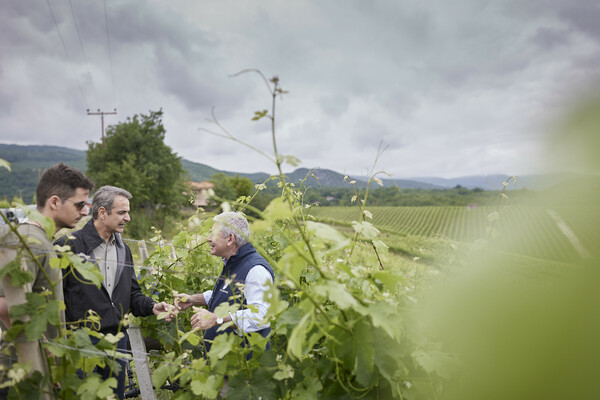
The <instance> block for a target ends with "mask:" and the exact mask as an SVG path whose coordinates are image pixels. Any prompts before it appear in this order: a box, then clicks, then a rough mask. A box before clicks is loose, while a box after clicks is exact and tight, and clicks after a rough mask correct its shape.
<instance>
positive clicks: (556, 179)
mask: <svg viewBox="0 0 600 400" xmlns="http://www.w3.org/2000/svg"><path fill="white" fill-rule="evenodd" d="M581 176H582V175H581V174H575V173H554V174H538V175H524V176H517V177H516V184H514V181H513V180H512V179H511V180H510V181H509V185H508V186H507V189H508V190H519V189H523V188H527V189H530V190H544V189H548V188H550V187H552V186H554V185H557V184H559V183H562V182H566V181H570V180H573V179H578V178H580V177H581ZM509 178H510V176H509V175H502V174H494V175H485V176H483V175H472V176H461V177H458V178H436V177H417V178H410V179H411V180H415V181H419V182H426V183H431V184H433V185H436V186H438V187H442V188H446V189H448V188H453V187H456V186H457V185H460V186H462V187H465V188H467V189H475V188H480V189H483V190H501V189H502V182H504V181H506V180H507V179H509Z"/></svg>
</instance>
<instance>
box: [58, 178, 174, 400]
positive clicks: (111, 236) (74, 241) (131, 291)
mask: <svg viewBox="0 0 600 400" xmlns="http://www.w3.org/2000/svg"><path fill="white" fill-rule="evenodd" d="M130 198H131V194H130V193H129V192H128V191H126V190H124V189H120V188H117V187H115V186H103V187H101V188H100V189H98V191H97V192H96V194H95V195H94V199H93V201H92V211H91V212H92V219H91V220H89V221H88V223H87V224H86V225H85V226H84V227H83V228H82V229H81V230H79V231H76V232H73V233H72V234H71V235H69V236H68V237H67V236H65V237H62V238H60V239H59V240H57V241H56V244H60V245H65V244H67V245H69V246H71V250H72V251H73V253H75V254H84V255H85V256H86V257H87V258H89V260H90V261H91V262H93V263H95V264H96V265H97V266H98V267H99V268H100V271H101V272H102V275H103V281H102V286H101V287H100V288H97V287H96V286H95V285H93V284H91V283H90V282H87V283H86V280H85V279H84V278H83V277H82V276H81V275H79V274H77V273H76V272H75V271H72V272H71V273H70V274H67V275H66V277H65V280H64V282H63V288H64V297H65V306H66V319H67V322H74V321H80V320H82V319H84V318H85V315H86V312H87V310H93V311H95V312H97V313H98V314H99V316H100V332H102V333H104V334H107V333H112V334H115V333H117V332H118V331H119V330H120V331H123V328H122V327H120V322H121V319H122V318H123V315H124V314H127V313H128V312H130V311H131V312H132V313H133V315H135V316H136V317H140V316H142V317H143V316H148V315H152V314H154V315H159V314H160V313H162V312H166V311H169V310H170V307H171V306H170V305H168V304H166V303H164V302H161V303H156V302H155V301H154V300H152V299H151V298H150V297H147V296H145V295H144V294H143V293H142V291H141V289H140V285H139V284H138V281H137V279H136V276H135V270H134V268H133V257H132V255H131V250H130V249H129V246H127V245H126V244H125V243H123V240H122V238H121V233H122V232H123V228H124V227H125V224H127V222H129V221H130V218H129V199H130ZM117 347H118V349H119V350H121V351H123V350H126V349H127V336H126V337H125V338H123V339H121V340H120V341H119V343H118V346H117ZM119 361H120V362H121V366H122V368H121V371H120V372H119V374H118V375H116V377H117V382H118V386H117V389H116V390H115V394H117V396H119V398H121V399H122V398H123V397H124V392H125V361H122V360H119ZM98 372H100V373H101V375H102V376H103V378H104V379H107V378H109V377H110V369H109V368H108V367H106V368H103V369H99V371H98Z"/></svg>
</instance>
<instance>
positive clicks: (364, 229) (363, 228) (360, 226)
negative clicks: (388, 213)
mask: <svg viewBox="0 0 600 400" xmlns="http://www.w3.org/2000/svg"><path fill="white" fill-rule="evenodd" d="M352 228H353V229H354V231H355V232H356V233H358V234H360V235H363V236H364V237H366V238H367V239H375V237H376V236H377V235H379V229H377V228H375V226H373V224H372V223H370V222H367V221H361V222H358V221H352Z"/></svg>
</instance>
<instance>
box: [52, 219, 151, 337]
mask: <svg viewBox="0 0 600 400" xmlns="http://www.w3.org/2000/svg"><path fill="white" fill-rule="evenodd" d="M70 236H74V237H75V239H68V238H67V236H63V237H61V238H60V239H58V240H57V241H56V242H55V244H60V245H61V246H63V245H65V244H68V245H69V246H71V250H72V251H73V253H75V254H81V253H83V254H85V255H86V256H88V257H89V258H90V261H91V262H95V256H94V249H95V248H96V247H98V246H99V245H100V244H101V243H102V241H104V239H102V238H101V237H100V235H99V234H98V231H97V230H96V227H95V226H94V222H93V220H91V219H90V220H89V221H88V223H87V224H85V226H84V227H83V228H82V229H81V230H79V231H76V232H73V233H71V235H70ZM114 236H115V244H116V247H117V263H118V266H117V273H116V277H115V288H114V290H113V293H112V300H111V298H110V296H109V295H108V292H107V291H106V289H105V287H104V285H102V286H101V287H100V289H98V288H97V287H96V286H95V285H94V284H92V283H85V282H86V280H85V279H84V278H83V277H82V276H81V275H79V274H77V273H76V272H75V271H73V273H69V274H66V277H65V280H64V281H63V291H64V295H65V305H66V308H67V309H66V319H67V321H68V322H71V321H77V320H81V319H83V318H84V317H85V314H86V311H87V310H90V309H91V310H94V311H95V312H97V313H98V314H99V315H100V318H101V321H100V324H101V326H100V332H103V333H116V332H117V330H118V327H119V322H120V321H121V318H122V317H123V315H124V314H127V313H128V312H130V311H131V312H132V313H133V315H135V316H136V317H143V316H147V315H152V307H154V304H155V302H154V300H152V299H151V298H150V297H147V296H145V295H144V294H143V293H142V291H141V289H140V285H139V283H138V281H137V279H136V277H135V270H134V269H133V257H132V255H131V250H130V249H129V246H127V245H126V244H125V243H123V240H122V239H121V235H119V234H118V233H115V234H114ZM73 274H77V276H76V277H75V276H74V275H73ZM82 281H83V282H82ZM87 282H89V281H87Z"/></svg>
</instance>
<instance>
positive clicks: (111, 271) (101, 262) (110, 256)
mask: <svg viewBox="0 0 600 400" xmlns="http://www.w3.org/2000/svg"><path fill="white" fill-rule="evenodd" d="M94 256H95V257H96V260H97V262H98V267H100V272H102V276H103V281H102V284H103V285H104V288H105V289H106V290H107V291H108V295H109V296H110V297H111V298H112V293H113V289H114V288H115V284H116V282H115V277H116V274H117V247H116V244H115V235H110V238H109V239H108V244H107V243H106V242H104V241H103V242H102V243H101V244H100V245H99V246H98V247H96V248H95V249H94Z"/></svg>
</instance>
